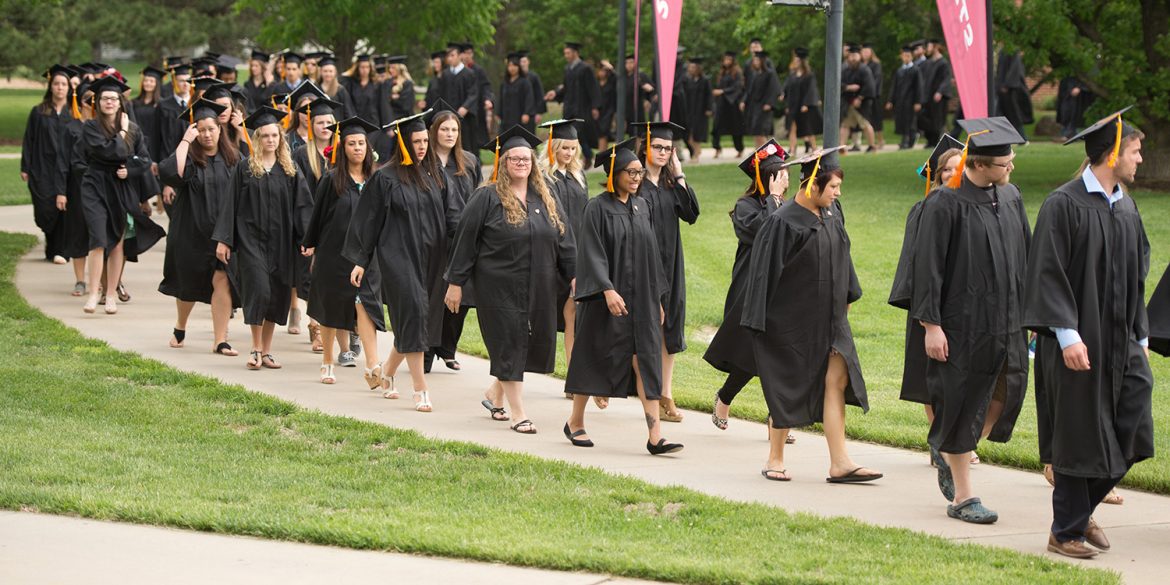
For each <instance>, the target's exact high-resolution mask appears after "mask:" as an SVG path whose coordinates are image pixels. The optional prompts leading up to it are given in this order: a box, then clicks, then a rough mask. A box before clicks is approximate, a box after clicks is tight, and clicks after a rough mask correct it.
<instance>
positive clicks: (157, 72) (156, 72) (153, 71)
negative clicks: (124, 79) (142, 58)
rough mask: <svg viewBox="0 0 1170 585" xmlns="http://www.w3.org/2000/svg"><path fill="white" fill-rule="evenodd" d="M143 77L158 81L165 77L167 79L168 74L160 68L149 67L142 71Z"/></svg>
mask: <svg viewBox="0 0 1170 585" xmlns="http://www.w3.org/2000/svg"><path fill="white" fill-rule="evenodd" d="M142 75H143V76H144V77H145V76H150V77H154V78H157V79H162V78H163V77H166V75H167V72H166V71H163V70H162V69H159V68H158V67H155V66H154V65H147V66H146V68H145V69H143V70H142Z"/></svg>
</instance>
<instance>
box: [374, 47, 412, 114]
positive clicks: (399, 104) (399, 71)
mask: <svg viewBox="0 0 1170 585" xmlns="http://www.w3.org/2000/svg"><path fill="white" fill-rule="evenodd" d="M386 68H387V70H388V71H389V72H390V73H389V76H388V77H387V78H386V81H384V82H382V88H381V89H382V97H381V98H380V99H379V106H378V107H379V108H380V112H381V116H382V119H383V120H385V122H384V123H385V124H389V123H390V122H392V121H394V120H397V119H399V118H405V117H407V116H410V115H413V114H414V80H412V79H411V78H410V74H409V73H408V72H407V69H406V56H405V55H395V56H393V57H390V58H388V59H386Z"/></svg>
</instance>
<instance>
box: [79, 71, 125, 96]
mask: <svg viewBox="0 0 1170 585" xmlns="http://www.w3.org/2000/svg"><path fill="white" fill-rule="evenodd" d="M89 87H90V89H91V90H92V91H93V93H94V95H97V96H100V95H101V94H102V92H106V91H112V92H115V93H117V94H119V95H121V94H123V93H125V92H126V91H128V90H129V89H130V86H129V85H126V84H125V83H122V81H121V80H119V79H118V78H117V77H114V76H113V75H107V76H106V77H103V78H101V79H99V80H97V81H95V82H93V84H92V85H90V86H89Z"/></svg>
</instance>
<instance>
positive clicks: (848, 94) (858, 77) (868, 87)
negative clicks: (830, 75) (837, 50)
mask: <svg viewBox="0 0 1170 585" xmlns="http://www.w3.org/2000/svg"><path fill="white" fill-rule="evenodd" d="M846 85H858V86H860V89H858V90H857V91H845V86H846ZM874 95H875V94H874V83H873V74H872V73H870V71H869V67H866V66H865V63H858V64H857V67H850V66H848V65H846V66H845V67H842V68H841V117H842V118H844V117H845V113H846V112H847V111H848V110H849V108H850V107H851V106H852V105H853V100H855V99H857V98H861V99H862V104H861V105H860V106H858V108H857V111H858V112H860V113H861V114H862V116H863V117H864V116H865V114H866V111H867V110H866V103H865V100H866V99H873V96H874Z"/></svg>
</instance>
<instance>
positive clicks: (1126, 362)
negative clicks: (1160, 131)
mask: <svg viewBox="0 0 1170 585" xmlns="http://www.w3.org/2000/svg"><path fill="white" fill-rule="evenodd" d="M1126 109H1127V110H1128V108H1126ZM1124 112H1125V110H1122V111H1121V112H1117V113H1114V114H1112V115H1110V116H1108V117H1107V118H1105V119H1103V120H1101V121H1099V122H1097V123H1096V124H1094V125H1092V126H1090V127H1089V128H1087V129H1086V130H1085V131H1084V132H1081V133H1080V134H1078V135H1076V136H1075V137H1073V138H1072V139H1071V140H1069V141H1068V142H1066V144H1071V143H1072V142H1076V141H1078V140H1084V142H1085V154H1086V155H1087V157H1088V160H1087V161H1086V165H1085V168H1084V170H1083V172H1082V173H1081V174H1080V176H1078V177H1076V178H1074V179H1073V180H1071V181H1069V182H1068V183H1065V184H1064V185H1062V186H1060V187H1059V188H1057V189H1056V190H1055V191H1053V192H1052V193H1051V194H1050V195H1049V196H1048V199H1046V200H1045V201H1044V205H1043V206H1041V208H1040V214H1039V215H1038V216H1037V218H1036V233H1035V236H1034V238H1033V240H1032V248H1031V251H1030V254H1029V256H1028V271H1027V281H1026V283H1025V287H1026V290H1027V298H1026V300H1025V303H1024V325H1025V326H1027V327H1028V328H1030V329H1033V330H1035V331H1036V332H1037V333H1038V334H1039V338H1038V339H1037V342H1036V411H1037V417H1038V424H1037V427H1038V430H1039V435H1040V461H1042V462H1044V463H1050V464H1052V471H1053V479H1054V480H1055V481H1054V489H1053V491H1052V531H1051V534H1050V535H1049V537H1048V550H1049V551H1052V552H1055V553H1058V554H1062V555H1065V556H1070V557H1076V558H1089V557H1093V556H1096V554H1097V551H1096V550H1094V549H1093V548H1089V547H1086V546H1085V542H1088V544H1090V545H1092V546H1093V547H1094V548H1095V549H1099V550H1109V546H1110V545H1109V540H1108V539H1107V538H1106V537H1105V532H1104V531H1103V530H1102V529H1101V527H1100V526H1098V525H1097V523H1096V522H1094V521H1093V518H1092V514H1093V511H1094V510H1095V509H1096V508H1097V505H1098V504H1100V503H1101V501H1102V500H1103V499H1104V498H1105V496H1106V495H1107V494H1108V493H1109V492H1110V490H1112V489H1113V487H1114V486H1115V485H1117V484H1118V483H1119V482H1120V481H1121V479H1122V478H1123V477H1125V474H1126V472H1128V471H1129V469H1130V467H1132V466H1133V465H1134V464H1135V463H1137V462H1139V461H1142V460H1145V459H1149V458H1151V457H1153V456H1154V422H1153V416H1152V414H1151V409H1152V405H1151V395H1152V392H1153V386H1154V380H1153V375H1152V374H1151V372H1150V364H1149V355H1148V353H1147V352H1148V350H1147V349H1146V347H1145V346H1146V345H1147V336H1148V330H1149V327H1148V325H1147V318H1146V307H1145V304H1144V299H1145V279H1146V273H1147V271H1148V269H1149V257H1150V245H1149V241H1148V240H1147V239H1146V234H1145V229H1144V228H1143V227H1142V219H1141V215H1140V214H1139V213H1138V209H1137V206H1136V205H1135V204H1134V202H1133V199H1131V198H1129V197H1127V196H1126V194H1125V191H1123V189H1122V185H1123V184H1126V185H1128V184H1132V183H1133V180H1134V174H1135V173H1136V171H1137V166H1138V165H1139V164H1141V162H1142V155H1141V147H1142V143H1141V141H1142V138H1143V135H1142V133H1141V132H1139V131H1138V130H1136V129H1135V128H1133V127H1132V126H1130V125H1128V124H1125V123H1124V122H1123V121H1122V119H1121V115H1122V113H1124ZM1119 128H1120V133H1119V132H1118V129H1119Z"/></svg>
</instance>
